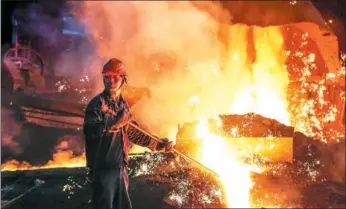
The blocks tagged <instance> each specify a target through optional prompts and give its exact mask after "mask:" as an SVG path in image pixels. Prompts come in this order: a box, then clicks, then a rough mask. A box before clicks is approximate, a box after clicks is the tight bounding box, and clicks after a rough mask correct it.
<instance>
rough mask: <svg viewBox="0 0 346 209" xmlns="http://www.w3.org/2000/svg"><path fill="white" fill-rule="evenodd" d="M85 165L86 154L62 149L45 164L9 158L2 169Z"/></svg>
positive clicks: (17, 169) (15, 169)
mask: <svg viewBox="0 0 346 209" xmlns="http://www.w3.org/2000/svg"><path fill="white" fill-rule="evenodd" d="M73 167H85V154H82V155H81V156H74V155H73V152H72V151H60V152H57V153H55V154H54V155H53V159H52V160H49V161H48V162H47V163H46V164H45V165H42V166H32V165H30V164H29V163H27V162H25V161H23V162H18V161H17V160H9V161H7V162H5V163H3V164H2V165H1V171H19V170H37V169H48V168H73Z"/></svg>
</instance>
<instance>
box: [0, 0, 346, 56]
mask: <svg viewBox="0 0 346 209" xmlns="http://www.w3.org/2000/svg"><path fill="white" fill-rule="evenodd" d="M65 1H66V0H49V1H44V0H36V1H30V0H27V1H24V0H22V1H19V0H17V1H15V0H11V1H8V0H7V1H6V0H5V1H1V44H2V45H3V44H5V43H10V42H11V36H12V25H11V15H12V14H13V11H14V9H15V8H16V7H25V6H26V5H27V4H30V3H35V2H36V3H40V4H42V5H43V6H44V8H45V10H46V12H47V14H49V15H51V16H52V17H58V16H59V9H60V8H61V7H62V6H63V5H64V2H65ZM298 1H299V0H298ZM312 3H313V4H314V5H315V6H316V8H317V9H318V10H319V11H320V12H321V14H322V16H323V17H324V18H325V19H326V20H329V19H333V20H334V21H337V19H339V22H341V24H343V25H345V19H346V18H345V10H346V1H345V0H315V1H312ZM335 25H336V24H334V28H333V24H330V27H331V29H332V30H333V31H334V32H335V33H336V35H337V36H338V37H339V36H343V37H342V38H339V39H340V41H341V43H340V49H341V50H343V51H344V49H345V46H344V45H345V43H344V42H345V41H344V40H342V39H344V37H345V32H344V30H345V28H343V29H342V30H343V31H341V32H340V31H339V30H340V28H339V29H338V28H335V27H336V26H335Z"/></svg>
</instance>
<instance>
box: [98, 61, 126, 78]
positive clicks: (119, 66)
mask: <svg viewBox="0 0 346 209" xmlns="http://www.w3.org/2000/svg"><path fill="white" fill-rule="evenodd" d="M107 73H112V74H117V75H121V76H126V71H125V65H124V63H123V62H122V61H121V60H119V59H117V58H112V59H110V60H109V61H108V62H107V63H106V64H105V65H104V66H103V70H102V74H107Z"/></svg>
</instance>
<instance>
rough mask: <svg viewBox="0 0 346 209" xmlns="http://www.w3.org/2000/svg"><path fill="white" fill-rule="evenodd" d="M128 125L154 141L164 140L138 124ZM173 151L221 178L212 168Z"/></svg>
mask: <svg viewBox="0 0 346 209" xmlns="http://www.w3.org/2000/svg"><path fill="white" fill-rule="evenodd" d="M128 124H129V125H131V126H132V127H134V128H135V129H137V130H138V131H140V132H142V133H144V134H146V135H148V136H150V137H151V138H152V139H154V140H155V141H158V142H160V143H162V140H161V139H160V138H158V137H157V136H154V135H152V134H150V133H148V132H147V131H145V130H143V129H142V128H140V127H139V126H137V125H136V124H134V123H132V122H129V123H128ZM172 151H173V152H175V153H177V154H178V155H180V156H182V157H184V158H186V159H188V160H190V161H192V162H194V163H196V164H197V165H199V166H200V167H202V168H204V169H207V170H208V171H209V172H211V173H213V174H214V175H216V176H219V174H217V173H216V172H215V171H213V170H211V169H210V168H208V167H206V166H204V165H203V164H201V163H200V162H198V161H197V160H195V159H193V158H191V157H189V156H187V155H185V154H183V153H181V152H179V151H178V150H176V149H173V150H172Z"/></svg>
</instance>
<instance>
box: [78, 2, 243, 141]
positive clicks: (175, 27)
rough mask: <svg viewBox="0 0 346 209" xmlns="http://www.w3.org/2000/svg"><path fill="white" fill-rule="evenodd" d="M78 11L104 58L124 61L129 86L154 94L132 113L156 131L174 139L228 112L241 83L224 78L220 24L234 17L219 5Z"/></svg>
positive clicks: (110, 5)
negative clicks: (187, 127)
mask: <svg viewBox="0 0 346 209" xmlns="http://www.w3.org/2000/svg"><path fill="white" fill-rule="evenodd" d="M73 6H75V8H77V10H76V11H78V12H76V15H77V16H78V18H79V19H80V21H81V22H83V23H84V25H85V26H86V27H87V30H88V32H89V33H90V36H91V38H92V40H93V42H94V44H95V47H96V49H97V54H98V56H99V57H100V59H108V58H110V57H118V58H120V59H122V60H123V61H124V62H125V64H126V67H127V69H128V74H129V82H130V85H131V86H146V87H149V88H150V89H151V91H152V97H151V98H150V99H144V100H141V101H140V102H139V103H138V104H137V105H136V106H135V107H134V109H133V111H134V114H135V116H136V117H137V118H138V120H140V121H143V124H144V125H146V126H147V127H149V129H150V130H151V131H153V132H154V133H156V134H158V135H161V136H162V135H166V136H169V137H170V138H171V139H173V140H174V138H175V134H176V128H177V126H178V124H179V123H184V122H187V121H192V120H196V119H199V118H200V117H201V116H206V117H212V116H214V115H216V114H218V113H221V112H227V111H228V110H229V104H230V101H231V99H232V94H233V93H234V89H228V88H227V87H228V86H229V83H232V82H234V83H237V82H239V81H237V80H239V79H238V78H235V77H229V76H227V75H225V74H223V73H222V72H221V59H222V51H223V45H222V44H221V42H220V40H219V36H218V33H219V31H218V30H219V25H218V23H217V20H216V19H219V20H220V19H223V22H227V20H228V19H229V18H230V16H229V15H228V14H227V13H226V12H225V11H224V10H223V9H222V7H221V6H220V5H219V4H218V3H215V2H188V1H177V2H176V1H168V2H164V1H158V2H121V1H113V2H110V1H109V2H106V1H105V2H91V1H85V2H78V3H74V4H73ZM197 7H199V8H204V9H205V8H208V12H207V11H202V10H201V9H198V8H197ZM211 14H213V15H214V18H213V17H211ZM100 67H101V66H100ZM94 70H95V71H97V72H98V71H99V69H94ZM225 76H226V77H227V79H225ZM100 83H101V80H100ZM225 94H227V95H228V97H227V98H226V97H220V96H219V95H225ZM192 96H195V97H194V98H195V99H193V100H194V101H195V102H193V101H191V98H192ZM189 104H190V105H189Z"/></svg>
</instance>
